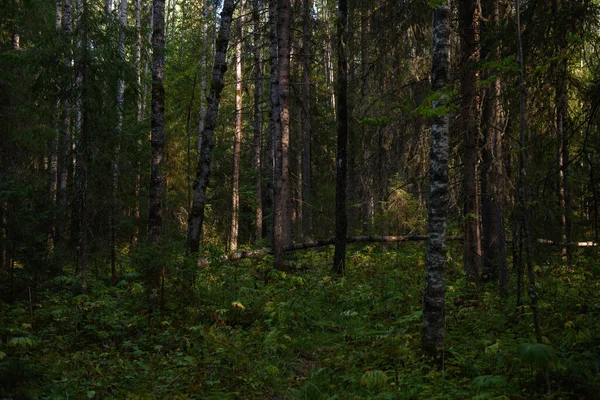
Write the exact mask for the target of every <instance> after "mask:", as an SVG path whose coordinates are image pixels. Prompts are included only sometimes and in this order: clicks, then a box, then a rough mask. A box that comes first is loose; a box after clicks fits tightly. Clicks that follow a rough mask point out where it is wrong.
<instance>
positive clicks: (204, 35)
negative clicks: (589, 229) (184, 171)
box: [196, 0, 209, 163]
mask: <svg viewBox="0 0 600 400" xmlns="http://www.w3.org/2000/svg"><path fill="white" fill-rule="evenodd" d="M208 1H209V0H205V2H204V5H203V8H202V18H203V21H202V38H203V40H202V60H201V62H200V63H201V68H202V71H201V72H200V73H201V76H202V78H201V79H200V114H199V116H198V139H197V141H196V150H197V153H196V154H197V159H196V163H199V162H200V156H201V154H202V140H203V137H202V135H203V134H204V121H205V120H206V98H205V97H206V77H207V75H208V71H207V69H206V58H207V53H208V48H209V46H208V12H209V9H208Z"/></svg>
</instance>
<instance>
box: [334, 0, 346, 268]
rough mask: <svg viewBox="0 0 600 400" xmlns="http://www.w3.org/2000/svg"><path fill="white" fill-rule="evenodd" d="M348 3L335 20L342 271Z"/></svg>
mask: <svg viewBox="0 0 600 400" xmlns="http://www.w3.org/2000/svg"><path fill="white" fill-rule="evenodd" d="M347 29H348V2H347V1H346V0H339V7H338V21H337V48H338V76H337V79H338V81H337V157H336V158H337V160H336V179H335V252H334V257H333V271H334V272H336V273H337V274H340V275H341V274H343V273H344V270H345V268H346V232H347V231H348V221H347V216H346V180H347V168H348V159H347V146H348V59H347V48H346V44H347V40H348V35H347Z"/></svg>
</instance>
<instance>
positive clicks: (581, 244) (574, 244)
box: [537, 239, 598, 247]
mask: <svg viewBox="0 0 600 400" xmlns="http://www.w3.org/2000/svg"><path fill="white" fill-rule="evenodd" d="M537 241H538V242H539V243H542V244H549V245H552V246H565V245H566V246H568V247H594V246H598V243H597V242H594V241H587V242H570V243H563V242H557V241H554V240H549V239H538V240H537Z"/></svg>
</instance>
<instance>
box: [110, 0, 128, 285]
mask: <svg viewBox="0 0 600 400" xmlns="http://www.w3.org/2000/svg"><path fill="white" fill-rule="evenodd" d="M119 11H120V18H119V19H120V22H121V26H120V27H119V28H120V34H119V62H120V63H121V65H120V67H119V69H120V70H119V80H118V81H117V124H116V126H115V129H114V147H113V157H112V161H111V170H112V201H111V203H112V204H111V210H110V221H109V222H110V275H111V279H112V282H113V284H115V283H116V282H117V253H116V247H117V243H116V242H117V228H116V226H115V225H116V219H117V214H118V211H119V210H118V199H117V196H118V194H117V192H118V190H119V158H120V156H121V154H120V153H121V135H122V132H123V113H124V108H125V78H124V74H125V71H124V70H123V69H124V66H125V33H126V30H127V0H121V7H120V9H119Z"/></svg>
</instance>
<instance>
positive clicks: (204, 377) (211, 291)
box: [0, 243, 600, 399]
mask: <svg viewBox="0 0 600 400" xmlns="http://www.w3.org/2000/svg"><path fill="white" fill-rule="evenodd" d="M453 246H455V245H453ZM424 249H425V247H424V245H423V244H415V243H409V244H402V245H399V246H396V245H392V246H388V247H386V246H383V245H372V246H369V245H352V246H350V247H349V252H348V268H347V273H346V275H345V276H344V277H341V278H339V277H335V276H332V275H331V272H330V262H331V258H332V251H330V250H326V251H321V252H314V251H309V252H298V253H297V254H296V255H295V258H294V259H293V261H292V262H291V266H290V270H289V271H288V272H280V271H275V270H272V269H271V265H272V260H271V258H270V257H265V258H263V259H260V260H255V259H254V260H250V259H246V260H242V261H237V262H234V263H229V262H225V263H220V264H219V263H213V264H211V265H210V266H207V267H202V268H197V267H195V266H193V265H187V266H186V265H185V263H184V262H183V260H181V259H180V260H176V261H173V266H171V267H170V268H169V269H168V271H167V272H168V274H167V277H168V279H167V280H166V282H165V295H166V297H165V308H164V310H163V311H162V312H160V313H158V312H157V313H156V314H155V317H154V318H153V320H152V321H149V318H148V293H147V292H146V290H145V289H144V284H143V283H140V282H143V281H142V278H141V276H142V274H143V271H144V266H140V265H141V264H144V263H145V262H147V260H148V259H149V258H148V257H151V256H152V255H150V256H149V255H148V254H137V255H135V254H134V255H131V256H124V257H123V260H122V262H121V266H120V269H121V273H122V278H121V280H120V282H119V283H118V284H117V285H116V286H111V285H110V279H109V278H99V276H103V273H100V272H99V271H101V272H102V271H105V270H106V265H105V264H104V266H100V267H98V269H96V270H95V271H94V270H93V269H92V271H91V275H92V279H91V281H90V290H89V291H88V293H87V294H82V292H81V284H80V281H79V280H78V279H75V278H71V276H73V275H74V271H67V270H65V271H63V274H62V275H60V276H58V277H56V278H54V279H53V280H52V281H50V282H48V283H45V284H44V285H43V287H44V291H34V292H33V295H32V299H31V300H30V299H29V291H28V289H25V288H24V292H23V293H24V294H23V296H22V298H21V300H20V301H16V302H14V303H13V304H8V303H4V302H0V333H1V337H2V341H1V345H0V346H1V347H0V384H1V385H0V397H5V398H40V399H467V398H473V399H526V398H556V399H559V398H565V399H567V398H569V399H571V398H584V399H592V398H598V397H597V396H598V393H600V264H599V263H598V261H597V258H596V255H595V254H592V253H589V254H580V255H579V257H578V259H577V260H578V262H577V264H576V265H575V266H574V267H572V268H570V269H567V268H563V267H562V266H561V265H560V261H559V259H558V258H557V260H555V261H552V262H548V261H546V262H540V263H539V264H538V265H537V266H536V273H537V276H538V283H537V289H538V298H539V307H540V313H541V321H542V326H543V334H544V342H545V343H543V344H536V343H535V338H534V332H533V325H532V317H531V312H530V309H529V307H527V304H529V299H528V298H527V297H526V294H524V295H523V296H522V301H523V304H525V306H523V307H520V308H517V307H516V296H515V293H516V272H514V271H511V273H513V275H512V276H511V286H510V288H509V289H510V293H511V296H510V297H509V298H508V299H501V298H500V296H499V295H498V288H497V286H494V285H486V286H483V287H482V288H481V289H480V290H479V292H478V294H476V293H477V292H476V291H475V289H474V288H473V287H468V286H466V284H465V282H464V278H463V273H462V266H461V264H460V248H459V247H458V245H456V247H451V249H450V252H449V256H448V260H449V262H448V268H447V274H446V289H447V291H446V306H447V311H446V328H447V329H446V331H447V336H446V349H445V351H444V353H443V359H442V364H441V365H436V364H433V363H432V362H431V361H430V360H428V359H427V358H425V357H424V356H423V355H422V353H421V351H420V331H421V327H422V305H421V304H422V291H423V282H424V272H425V266H424V259H425V257H424V251H425V250H424ZM586 251H587V250H586ZM590 251H595V250H590ZM167 256H169V255H168V252H167V254H166V255H165V257H167ZM217 258H218V257H217V256H215V259H217ZM175 259H176V257H175ZM103 268H104V269H103ZM17 272H18V271H17ZM39 286H42V285H39ZM544 371H548V374H549V377H550V383H551V392H550V393H548V392H547V389H546V383H545V379H544V374H543V372H544Z"/></svg>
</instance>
